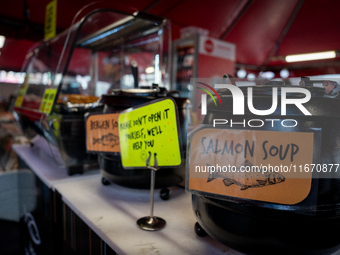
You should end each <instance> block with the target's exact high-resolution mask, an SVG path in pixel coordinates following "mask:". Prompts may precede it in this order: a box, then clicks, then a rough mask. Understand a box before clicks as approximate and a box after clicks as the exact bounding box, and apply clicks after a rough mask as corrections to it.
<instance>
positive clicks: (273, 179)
mask: <svg viewBox="0 0 340 255" xmlns="http://www.w3.org/2000/svg"><path fill="white" fill-rule="evenodd" d="M207 165H208V166H210V165H209V164H207ZM242 166H253V164H252V163H251V162H250V161H248V160H246V161H245V162H244V163H243V164H242ZM239 169H240V168H237V170H239ZM215 179H222V181H223V183H224V185H225V186H226V187H229V186H231V185H233V184H235V185H237V186H240V187H241V189H240V190H246V189H248V188H260V187H264V186H268V185H275V184H278V183H281V182H284V181H285V179H286V178H285V177H284V176H283V175H282V174H279V173H274V172H262V171H261V169H259V171H258V172H240V171H237V172H210V173H209V177H208V179H207V182H211V181H213V180H215Z"/></svg>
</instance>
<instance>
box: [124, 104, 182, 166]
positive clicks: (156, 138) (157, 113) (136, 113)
mask: <svg viewBox="0 0 340 255" xmlns="http://www.w3.org/2000/svg"><path fill="white" fill-rule="evenodd" d="M177 116H178V114H177V108H176V105H175V103H174V101H173V100H172V99H170V98H165V99H162V100H155V101H153V103H151V104H147V105H144V106H142V107H139V108H136V109H134V110H132V111H131V110H130V111H126V112H124V113H122V114H121V115H120V116H119V120H118V123H119V140H120V149H121V158H122V164H123V167H124V168H140V167H146V159H147V158H148V156H149V155H151V158H150V162H149V164H150V165H151V166H153V165H154V164H155V162H154V156H155V154H156V158H157V164H158V166H179V165H180V164H181V151H180V144H179V130H178V121H177V119H178V117H177Z"/></svg>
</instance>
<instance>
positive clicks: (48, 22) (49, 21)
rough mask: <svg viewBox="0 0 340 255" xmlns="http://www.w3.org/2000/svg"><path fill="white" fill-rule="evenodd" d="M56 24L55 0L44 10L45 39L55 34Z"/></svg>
mask: <svg viewBox="0 0 340 255" xmlns="http://www.w3.org/2000/svg"><path fill="white" fill-rule="evenodd" d="M56 24H57V0H53V1H51V2H50V3H49V4H48V5H47V6H46V11H45V28H44V30H45V39H49V38H53V37H55V35H56Z"/></svg>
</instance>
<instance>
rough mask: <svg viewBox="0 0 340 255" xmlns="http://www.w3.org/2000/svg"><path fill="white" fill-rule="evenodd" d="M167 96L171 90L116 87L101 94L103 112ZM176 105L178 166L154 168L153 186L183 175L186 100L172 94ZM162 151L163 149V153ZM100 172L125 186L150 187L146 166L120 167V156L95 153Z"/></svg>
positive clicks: (175, 180) (170, 183)
mask: <svg viewBox="0 0 340 255" xmlns="http://www.w3.org/2000/svg"><path fill="white" fill-rule="evenodd" d="M164 96H171V93H169V92H166V91H162V93H160V92H159V90H152V89H132V90H118V91H116V92H114V93H113V94H112V95H103V96H102V102H103V104H104V111H103V112H104V113H119V112H122V111H123V110H125V109H128V108H130V107H135V106H138V105H141V104H145V103H148V102H151V101H153V100H156V99H160V98H164ZM173 99H174V100H175V103H176V105H177V108H178V113H179V122H180V132H181V137H182V139H181V141H180V144H181V147H182V151H183V156H182V157H183V158H182V162H183V163H182V166H180V167H178V168H162V169H161V170H159V171H157V174H156V179H155V187H156V188H165V187H169V186H173V185H176V184H178V183H180V182H181V181H182V180H183V179H184V176H185V163H184V162H185V161H184V160H185V153H186V139H185V138H186V133H187V127H188V106H189V103H190V101H189V99H187V98H178V97H173ZM164 153H166V151H165V152H164ZM99 164H100V169H101V173H102V175H103V176H104V178H105V179H107V180H109V181H111V182H113V183H115V184H118V185H121V186H125V187H129V188H138V189H148V188H150V178H151V171H150V170H148V169H136V170H124V168H123V166H122V164H121V159H120V155H118V156H116V155H112V154H107V153H106V154H105V153H101V154H100V155H99Z"/></svg>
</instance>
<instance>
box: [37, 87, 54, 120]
mask: <svg viewBox="0 0 340 255" xmlns="http://www.w3.org/2000/svg"><path fill="white" fill-rule="evenodd" d="M56 95H57V89H45V92H44V96H43V100H42V101H41V105H40V108H39V111H41V112H43V113H47V114H49V113H50V112H51V110H52V107H53V102H54V99H55V97H56Z"/></svg>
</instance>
